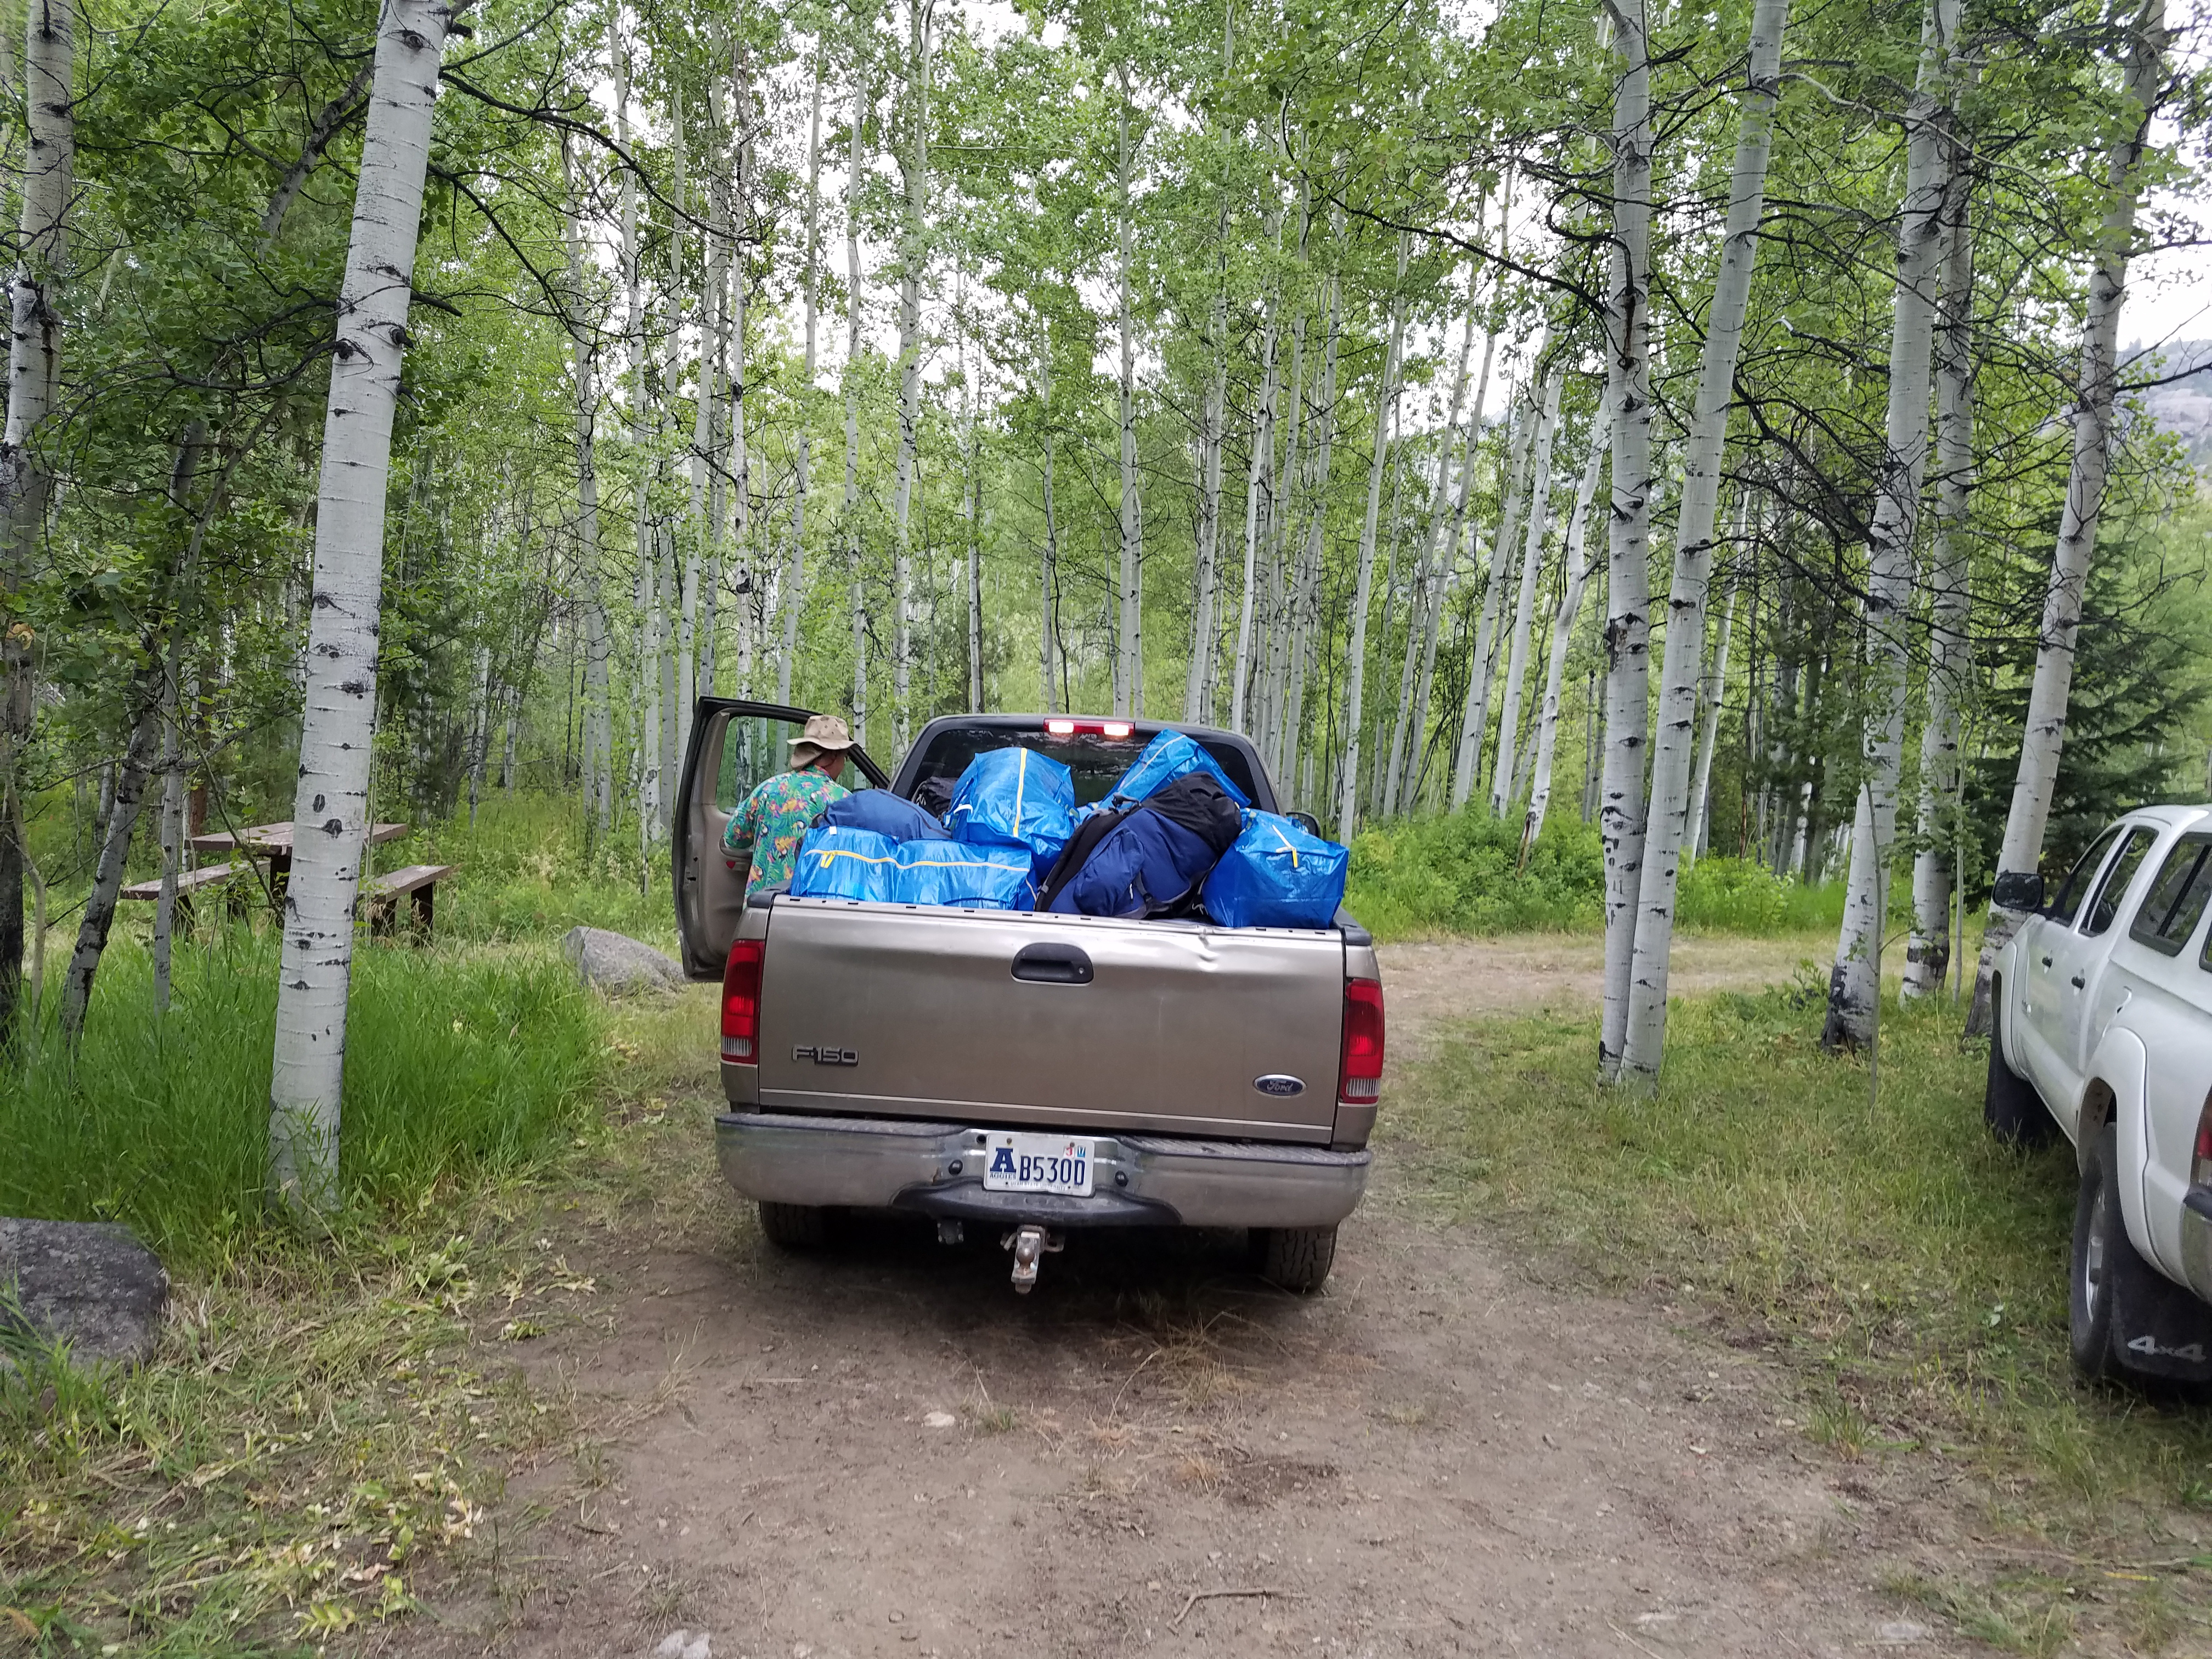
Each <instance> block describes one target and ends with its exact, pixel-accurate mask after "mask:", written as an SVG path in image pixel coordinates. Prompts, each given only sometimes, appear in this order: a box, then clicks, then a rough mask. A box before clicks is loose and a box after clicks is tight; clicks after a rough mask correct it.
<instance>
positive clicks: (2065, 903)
mask: <svg viewBox="0 0 2212 1659" xmlns="http://www.w3.org/2000/svg"><path fill="white" fill-rule="evenodd" d="M2119 838H2120V826H2119V825H2118V824H2117V823H2116V824H2114V825H2113V826H2112V828H2111V829H2107V830H2106V831H2105V833H2104V834H2103V835H2101V836H2098V837H2097V839H2096V840H2094V841H2093V842H2090V843H2089V850H2088V851H2087V852H2086V853H2084V854H2081V857H2080V858H2078V859H2076V860H2074V867H2073V868H2072V869H2071V870H2069V871H2068V872H2066V879H2065V880H2064V881H2063V882H2062V883H2061V884H2059V888H2058V896H2057V898H2055V899H2053V900H2051V902H2050V903H2049V904H2048V905H2046V906H2045V907H2044V914H2045V915H2047V916H2049V917H2050V918H2051V921H2055V922H2057V924H2058V925H2059V926H2060V927H2072V926H2073V925H2074V916H2075V912H2076V911H2078V910H2080V909H2081V901H2082V900H2083V899H2084V898H2086V897H2087V896H2088V892H2089V884H2090V883H2091V882H2092V881H2093V880H2095V879H2096V876H2097V871H2098V868H2099V866H2101V865H2102V864H2103V863H2104V861H2105V854H2107V853H2109V852H2111V851H2112V843H2113V842H2116V841H2118V839H2119Z"/></svg>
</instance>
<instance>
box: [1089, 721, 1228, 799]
mask: <svg viewBox="0 0 2212 1659" xmlns="http://www.w3.org/2000/svg"><path fill="white" fill-rule="evenodd" d="M1191 772H1206V773H1210V774H1211V775H1212V776H1213V777H1214V778H1216V779H1217V780H1218V781H1219V782H1220V784H1221V787H1223V788H1225V789H1226V790H1227V791H1228V792H1229V794H1230V798H1231V799H1232V800H1234V801H1235V802H1236V803H1237V805H1239V806H1249V805H1251V804H1252V801H1251V798H1250V797H1249V796H1248V795H1247V794H1246V793H1244V792H1243V790H1242V789H1239V788H1238V787H1237V786H1236V785H1235V784H1233V783H1231V781H1229V774H1227V773H1226V772H1225V771H1223V770H1222V769H1221V763H1220V762H1218V761H1217V760H1215V759H1214V758H1213V757H1212V756H1211V755H1209V754H1207V753H1206V747H1205V745H1204V744H1200V743H1199V742H1197V741H1195V740H1194V739H1193V738H1187V737H1185V736H1183V734H1182V732H1161V733H1160V734H1159V736H1158V737H1156V738H1153V739H1152V741H1151V742H1150V743H1148V744H1146V745H1145V752H1144V753H1143V754H1141V755H1139V756H1138V757H1137V758H1136V759H1135V760H1134V761H1133V762H1131V763H1130V765H1129V769H1128V770H1127V771H1126V772H1124V773H1122V774H1121V777H1120V778H1118V779H1117V780H1115V784H1114V787H1113V788H1111V789H1109V790H1108V791H1107V799H1109V800H1119V801H1123V802H1131V801H1140V800H1150V799H1152V797H1153V796H1154V795H1157V794H1158V793H1159V792H1160V791H1161V790H1162V789H1163V788H1164V787H1166V786H1167V785H1169V784H1170V783H1172V782H1174V781H1176V779H1177V778H1179V777H1182V776H1184V775H1186V774H1188V773H1191Z"/></svg>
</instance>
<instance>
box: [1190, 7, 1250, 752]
mask: <svg viewBox="0 0 2212 1659" xmlns="http://www.w3.org/2000/svg"><path fill="white" fill-rule="evenodd" d="M1236 20H1237V10H1236V8H1235V6H1234V5H1228V6H1225V7H1224V8H1223V9H1222V21H1221V72H1222V75H1223V76H1224V77H1226V76H1228V75H1229V73H1230V71H1231V69H1232V68H1233V67H1234V65H1235V64H1236V56H1237V21H1236ZM1209 137H1212V138H1213V139H1214V141H1215V142H1216V143H1218V142H1219V141H1220V135H1219V134H1218V132H1214V133H1211V134H1209ZM1213 240H1214V248H1215V253H1214V261H1213V265H1214V291H1213V299H1212V305H1211V306H1210V307H1209V309H1208V311H1207V313H1206V344H1207V346H1208V347H1209V348H1210V349H1212V353H1213V373H1212V377H1211V378H1210V379H1209V380H1208V381H1207V382H1206V409H1205V411H1204V413H1203V414H1202V415H1201V416H1200V425H1199V440H1198V572H1197V581H1196V584H1195V586H1196V592H1195V593H1194V596H1193V599H1192V604H1191V618H1190V666H1189V671H1188V673H1187V674H1186V675H1185V676H1184V678H1183V689H1182V717H1183V720H1184V722H1185V723H1186V724H1188V725H1193V726H1194V725H1196V724H1198V723H1199V722H1200V720H1203V719H1205V717H1206V713H1205V711H1206V688H1207V686H1208V685H1209V684H1211V683H1212V678H1213V633H1214V629H1213V589H1214V584H1215V581H1216V580H1217V578H1216V575H1215V564H1216V562H1217V560H1218V556H1219V550H1220V545H1221V446H1222V428H1223V426H1224V424H1225V422H1226V420H1227V417H1228V404H1229V264H1228V249H1229V195H1228V192H1227V191H1223V192H1222V194H1221V199H1220V204H1219V209H1218V212H1217V214H1216V216H1215V222H1214V239H1213Z"/></svg>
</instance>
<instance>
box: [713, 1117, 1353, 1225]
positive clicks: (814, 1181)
mask: <svg viewBox="0 0 2212 1659" xmlns="http://www.w3.org/2000/svg"><path fill="white" fill-rule="evenodd" d="M984 1133H985V1132H984V1131H982V1130H981V1129H977V1128H971V1127H967V1126H965V1125H962V1124H957V1123H906V1122H898V1121H890V1120H886V1119H881V1118H849V1117H793V1116H785V1115H778V1114H775V1113H765V1112H726V1113H724V1114H722V1115H720V1116H719V1117H717V1118H716V1119H715V1121H714V1145H715V1152H716V1155H717V1156H718V1158H720V1162H721V1165H722V1174H723V1176H724V1177H725V1178H726V1179H727V1180H728V1182H729V1183H730V1185H731V1186H732V1187H733V1188H736V1189H737V1190H738V1192H739V1193H741V1194H744V1196H745V1197H747V1198H751V1199H759V1200H765V1201H766V1202H769V1203H772V1204H819V1205H836V1206H850V1207H854V1208H860V1209H896V1210H911V1211H914V1212H916V1213H919V1214H922V1215H930V1216H938V1217H941V1218H951V1219H959V1220H973V1221H988V1222H1000V1221H1005V1222H1020V1221H1035V1222H1042V1223H1045V1224H1046V1225H1050V1226H1055V1227H1132V1226H1170V1227H1171V1226H1185V1227H1331V1226H1334V1225H1336V1224H1337V1223H1338V1222H1340V1221H1341V1220H1343V1219H1344V1218H1345V1217H1346V1216H1348V1215H1350V1214H1351V1213H1352V1211H1353V1209H1355V1208H1356V1207H1357V1206H1358V1203H1359V1200H1360V1196H1361V1194H1363V1193H1364V1192H1365V1191H1366V1189H1367V1170H1368V1165H1369V1163H1370V1155H1369V1154H1368V1153H1367V1152H1364V1151H1361V1152H1327V1151H1323V1150H1322V1149H1321V1148H1318V1147H1310V1146H1260V1145H1255V1144H1253V1143H1251V1142H1247V1141H1226V1140H1180V1139H1167V1138H1165V1137H1163V1136H1157V1135H1133V1134H1125V1135H1097V1136H1094V1137H1092V1138H1091V1139H1093V1140H1094V1141H1095V1143H1096V1146H1097V1152H1096V1154H1095V1158H1094V1161H1093V1166H1092V1167H1093V1170H1094V1171H1095V1173H1094V1174H1093V1176H1092V1184H1093V1188H1094V1190H1093V1192H1092V1194H1091V1196H1090V1197H1088V1198H1065V1197H1059V1196H1054V1195H1052V1194H1036V1193H992V1192H986V1191H984V1189H983V1178H982V1164H981V1157H980V1152H981V1147H982V1146H983V1141H984Z"/></svg>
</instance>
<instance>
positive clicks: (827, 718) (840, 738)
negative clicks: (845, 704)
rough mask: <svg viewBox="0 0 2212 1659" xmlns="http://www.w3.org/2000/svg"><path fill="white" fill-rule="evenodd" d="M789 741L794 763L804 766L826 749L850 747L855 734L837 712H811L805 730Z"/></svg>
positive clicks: (840, 749) (845, 748)
mask: <svg viewBox="0 0 2212 1659" xmlns="http://www.w3.org/2000/svg"><path fill="white" fill-rule="evenodd" d="M789 741H790V744H791V762H792V764H793V765H794V766H804V765H805V764H806V763H807V762H809V761H811V760H812V759H813V758H814V757H816V756H817V755H819V754H821V753H823V751H825V750H839V751H842V750H847V749H850V748H851V747H852V746H853V734H852V732H850V731H848V729H847V728H846V726H845V722H844V721H842V720H839V719H838V718H837V717H836V715H835V714H810V715H808V716H807V719H806V728H805V730H804V731H803V732H800V733H799V735H798V736H797V737H795V738H791V739H790V740H789Z"/></svg>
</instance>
